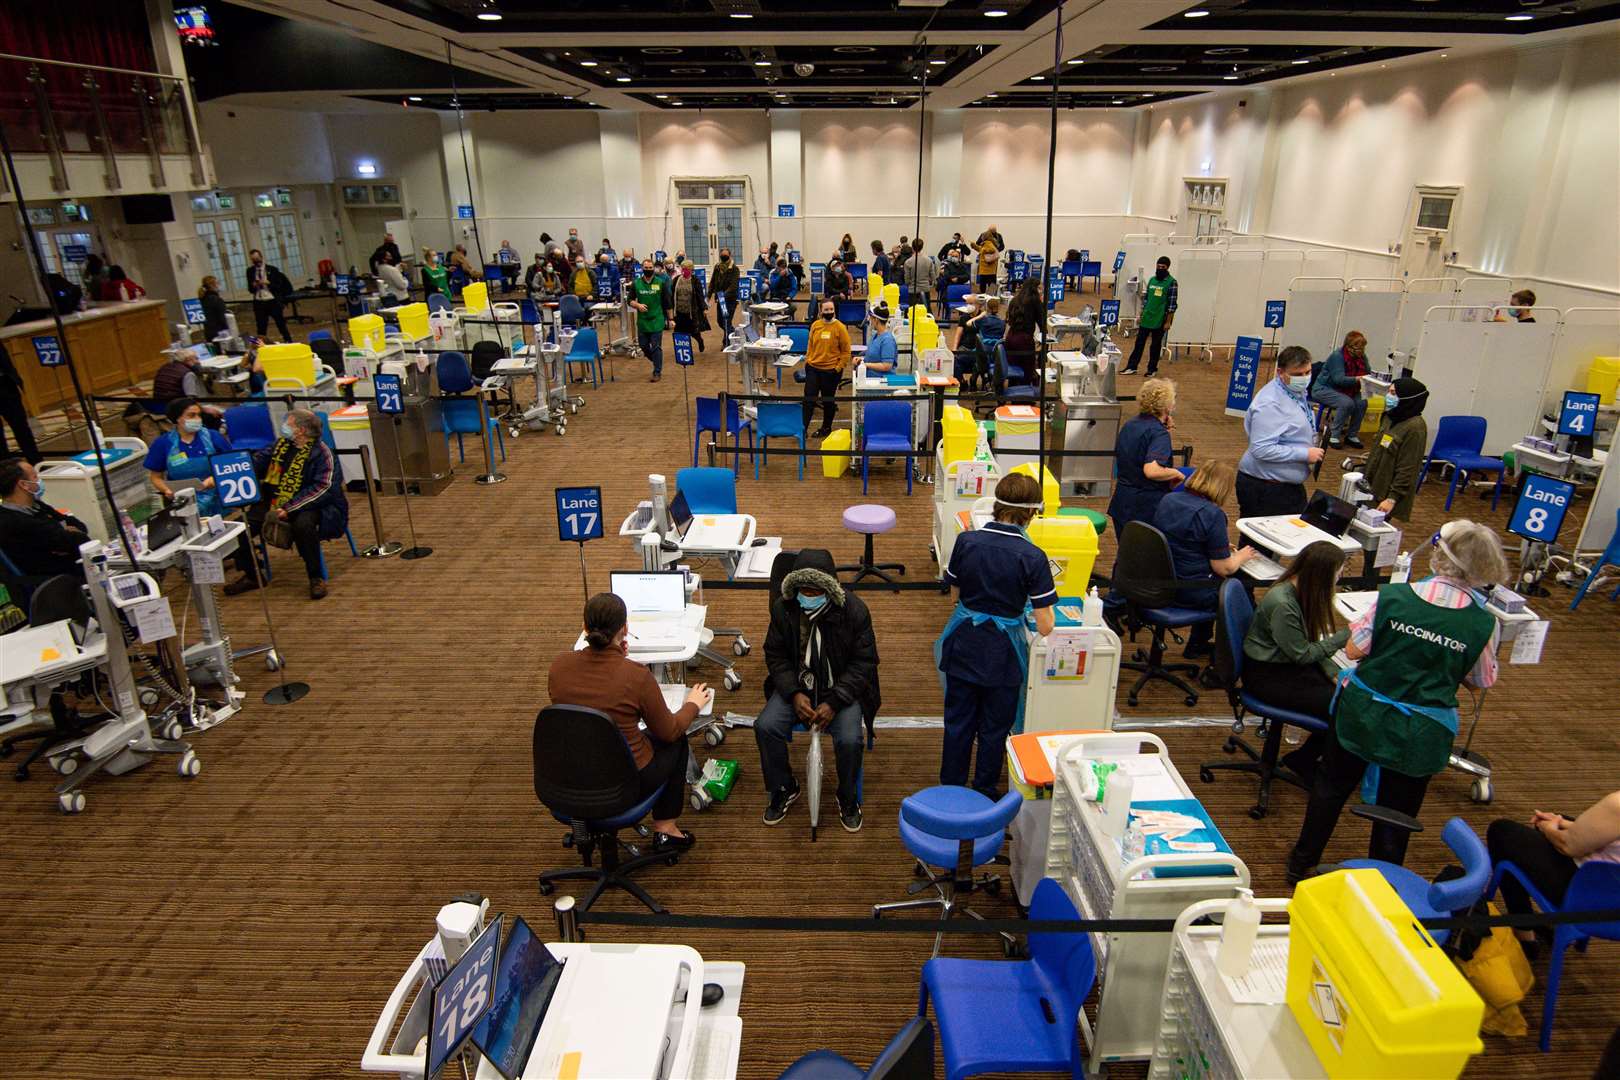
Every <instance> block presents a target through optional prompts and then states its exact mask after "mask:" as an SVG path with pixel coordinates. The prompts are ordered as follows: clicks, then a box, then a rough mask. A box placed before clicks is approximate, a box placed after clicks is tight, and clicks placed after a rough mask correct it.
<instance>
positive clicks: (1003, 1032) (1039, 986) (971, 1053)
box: [917, 878, 1097, 1080]
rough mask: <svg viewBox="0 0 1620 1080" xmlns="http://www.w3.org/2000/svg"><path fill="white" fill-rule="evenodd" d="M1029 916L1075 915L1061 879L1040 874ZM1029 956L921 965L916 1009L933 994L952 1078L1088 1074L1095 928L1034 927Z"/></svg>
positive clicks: (921, 1010)
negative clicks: (1083, 1029)
mask: <svg viewBox="0 0 1620 1080" xmlns="http://www.w3.org/2000/svg"><path fill="white" fill-rule="evenodd" d="M1029 917H1030V919H1031V920H1039V921H1043V922H1045V921H1052V920H1074V921H1077V922H1078V921H1079V918H1080V914H1079V912H1077V911H1076V910H1075V907H1074V904H1073V902H1071V901H1070V900H1069V897H1068V894H1067V893H1065V892H1064V891H1063V887H1062V886H1061V885H1059V884H1058V883H1057V882H1056V881H1053V880H1052V879H1051V878H1043V879H1041V882H1040V884H1038V885H1036V886H1035V895H1034V896H1033V897H1031V899H1030V905H1029ZM1029 957H1030V958H1029V959H1028V960H1014V961H997V960H958V959H955V958H953V957H936V958H935V959H932V960H930V961H928V963H926V964H924V965H923V977H922V987H921V990H920V992H919V994H918V1001H917V1015H918V1016H923V1015H926V1013H927V1010H928V1002H929V999H930V998H932V999H933V1003H934V1020H935V1022H936V1023H937V1024H938V1026H939V1041H940V1045H941V1047H942V1048H943V1049H944V1051H945V1076H946V1078H947V1080H961V1078H962V1077H966V1076H977V1075H979V1074H981V1073H990V1072H1003V1073H1019V1072H1057V1071H1067V1072H1068V1073H1069V1074H1070V1075H1072V1076H1074V1077H1075V1078H1076V1080H1079V1078H1080V1077H1082V1076H1084V1075H1085V1063H1084V1059H1083V1058H1082V1056H1081V1053H1080V1039H1079V1035H1080V1016H1081V1012H1080V1009H1081V1006H1083V1005H1084V1004H1085V1001H1086V998H1088V997H1090V996H1091V989H1092V987H1093V986H1095V985H1096V982H1097V960H1096V957H1095V956H1093V955H1092V952H1091V935H1090V934H1080V933H1071V934H1051V933H1048V934H1030V935H1029Z"/></svg>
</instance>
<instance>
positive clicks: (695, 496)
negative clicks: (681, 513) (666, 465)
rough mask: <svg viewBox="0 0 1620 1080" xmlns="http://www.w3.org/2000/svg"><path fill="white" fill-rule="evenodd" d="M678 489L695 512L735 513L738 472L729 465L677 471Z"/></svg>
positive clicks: (676, 485) (676, 487) (676, 486)
mask: <svg viewBox="0 0 1620 1080" xmlns="http://www.w3.org/2000/svg"><path fill="white" fill-rule="evenodd" d="M675 490H676V491H679V492H680V493H681V494H683V495H685V496H686V506H687V508H688V509H689V510H691V511H692V513H694V514H735V513H736V512H737V476H736V474H735V473H733V472H732V471H731V470H730V469H715V468H697V467H694V468H690V469H681V470H679V471H678V472H676V474H675Z"/></svg>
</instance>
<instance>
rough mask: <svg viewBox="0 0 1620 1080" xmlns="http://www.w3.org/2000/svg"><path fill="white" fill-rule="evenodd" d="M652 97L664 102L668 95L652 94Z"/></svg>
mask: <svg viewBox="0 0 1620 1080" xmlns="http://www.w3.org/2000/svg"><path fill="white" fill-rule="evenodd" d="M653 97H655V98H657V99H658V100H659V101H664V100H666V99H668V97H669V95H668V94H654V95H653Z"/></svg>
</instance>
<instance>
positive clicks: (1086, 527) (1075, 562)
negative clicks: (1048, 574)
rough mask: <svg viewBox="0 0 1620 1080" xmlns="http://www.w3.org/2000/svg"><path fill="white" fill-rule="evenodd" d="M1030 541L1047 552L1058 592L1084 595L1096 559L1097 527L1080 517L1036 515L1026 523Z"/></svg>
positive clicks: (1064, 594)
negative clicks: (1036, 516)
mask: <svg viewBox="0 0 1620 1080" xmlns="http://www.w3.org/2000/svg"><path fill="white" fill-rule="evenodd" d="M1028 532H1029V542H1030V543H1032V544H1034V545H1035V546H1036V547H1038V548H1040V549H1041V550H1042V551H1044V552H1045V553H1046V557H1047V559H1048V560H1050V561H1051V564H1052V580H1053V581H1054V582H1055V583H1056V584H1057V591H1058V595H1059V596H1084V595H1086V590H1087V588H1089V587H1090V585H1091V568H1092V566H1093V565H1094V564H1095V563H1096V562H1097V530H1096V529H1095V528H1093V527H1092V524H1091V521H1090V519H1088V518H1083V517H1038V518H1036V519H1035V520H1034V521H1031V522H1030V523H1029V525H1028Z"/></svg>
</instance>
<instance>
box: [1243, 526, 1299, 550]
mask: <svg viewBox="0 0 1620 1080" xmlns="http://www.w3.org/2000/svg"><path fill="white" fill-rule="evenodd" d="M1249 529H1250V531H1251V532H1253V533H1254V534H1255V535H1256V536H1259V537H1260V538H1261V539H1264V540H1269V541H1271V543H1272V545H1273V546H1275V547H1289V546H1291V545H1293V544H1295V543H1297V542H1298V541H1299V530H1298V529H1291V528H1286V527H1283V526H1278V525H1273V524H1271V523H1270V522H1266V523H1265V524H1263V525H1251V526H1249Z"/></svg>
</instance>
